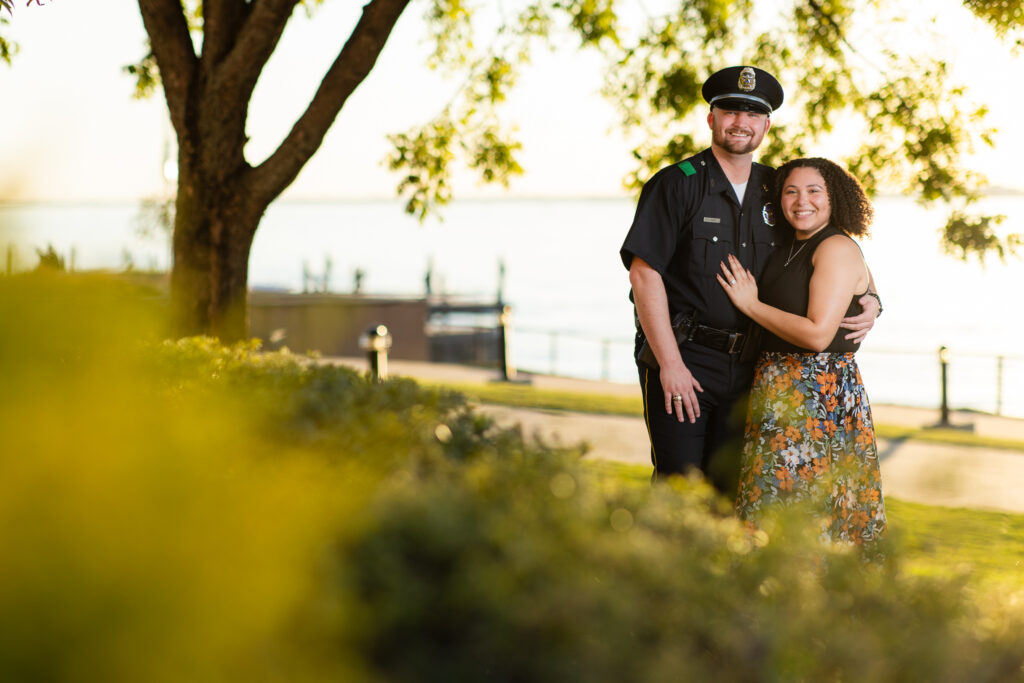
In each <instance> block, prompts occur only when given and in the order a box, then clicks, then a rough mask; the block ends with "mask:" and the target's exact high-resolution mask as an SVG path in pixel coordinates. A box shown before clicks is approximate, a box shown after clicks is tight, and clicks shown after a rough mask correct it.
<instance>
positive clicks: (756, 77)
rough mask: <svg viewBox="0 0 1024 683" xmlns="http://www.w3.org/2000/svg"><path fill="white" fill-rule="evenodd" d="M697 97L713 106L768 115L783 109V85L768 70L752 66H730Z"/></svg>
mask: <svg viewBox="0 0 1024 683" xmlns="http://www.w3.org/2000/svg"><path fill="white" fill-rule="evenodd" d="M700 94H701V95H703V96H704V99H705V101H707V103H708V104H710V105H711V106H712V107H719V108H721V109H731V110H734V111H754V112H759V113H761V114H771V113H772V112H773V111H775V110H776V109H778V108H779V107H780V106H782V98H783V93H782V86H781V85H779V82H778V81H777V80H775V77H774V76H772V75H771V74H770V73H768V72H767V71H764V70H762V69H758V68H757V67H754V66H730V67H729V68H727V69H722V70H721V71H716V72H715V73H713V74H711V76H710V77H709V78H708V80H706V81H704V87H703V88H701V91H700Z"/></svg>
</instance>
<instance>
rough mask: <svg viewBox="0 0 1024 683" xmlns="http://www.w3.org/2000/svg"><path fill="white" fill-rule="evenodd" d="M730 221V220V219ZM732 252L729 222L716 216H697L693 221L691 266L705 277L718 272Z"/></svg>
mask: <svg viewBox="0 0 1024 683" xmlns="http://www.w3.org/2000/svg"><path fill="white" fill-rule="evenodd" d="M730 221H731V219H730ZM731 251H732V229H731V222H727V221H726V220H725V219H722V218H719V217H717V216H697V218H696V219H694V221H693V251H692V252H691V253H692V256H691V266H692V267H693V268H694V269H696V270H697V271H699V272H701V273H704V274H705V275H714V274H715V273H718V272H719V269H720V267H721V266H720V264H721V262H722V261H724V260H725V257H726V256H727V255H728V254H729V253H730V252H731Z"/></svg>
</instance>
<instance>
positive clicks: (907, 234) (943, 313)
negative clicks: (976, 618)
mask: <svg viewBox="0 0 1024 683" xmlns="http://www.w3.org/2000/svg"><path fill="white" fill-rule="evenodd" d="M982 208H983V209H984V210H986V211H989V212H993V213H1001V214H1005V215H1007V216H1008V220H1007V222H1006V223H1005V224H1004V226H1002V227H1003V228H1004V229H1005V230H1006V231H1007V232H1020V233H1024V197H1020V196H1000V197H991V198H989V199H987V200H986V202H985V204H984V205H983V207H982ZM633 209H634V204H633V202H632V201H631V200H628V199H565V200H506V201H499V200H490V201H458V202H456V203H454V204H452V205H451V206H450V207H448V208H446V209H445V211H444V220H443V221H437V220H430V221H428V222H426V223H425V224H423V225H421V224H420V223H419V222H418V221H416V220H415V219H413V218H411V217H408V216H406V215H404V214H403V213H402V209H401V204H400V203H399V202H396V201H373V202H279V203H276V204H274V205H273V206H272V207H271V208H270V209H269V210H268V212H267V215H266V217H265V218H264V221H263V224H262V225H261V227H260V230H259V232H258V234H257V236H256V240H255V242H254V244H253V250H252V257H251V260H250V268H249V281H250V284H251V285H252V286H254V287H276V288H284V289H291V290H296V291H301V289H302V287H303V281H304V275H303V273H304V270H305V271H306V272H307V273H311V274H313V275H314V276H318V277H322V276H323V275H324V274H325V273H328V272H329V278H328V286H329V288H330V289H331V290H332V291H337V292H346V291H351V290H352V288H353V283H354V274H355V272H356V271H357V270H361V271H363V272H364V273H365V275H364V277H363V281H362V286H363V291H364V292H367V293H372V294H391V295H409V296H421V295H422V294H423V292H424V288H425V282H424V281H425V275H426V273H427V270H428V268H431V269H432V285H433V290H434V292H435V293H438V292H446V293H449V294H451V295H457V296H465V297H472V298H480V299H493V298H494V297H495V296H496V293H497V290H498V287H499V280H500V277H499V264H504V270H505V276H504V284H503V294H504V298H505V300H506V301H508V302H509V303H511V305H512V306H513V337H512V342H511V351H510V352H511V356H512V361H513V363H514V364H515V365H516V367H518V368H519V369H521V370H529V371H534V372H552V373H555V374H562V375H568V376H576V377H585V378H600V377H606V378H608V379H611V380H612V381H618V382H633V381H634V378H635V366H634V365H633V362H632V357H631V350H632V330H633V313H632V306H631V305H630V303H629V301H628V299H627V293H628V291H629V282H628V277H627V273H626V270H625V269H624V268H623V267H622V265H621V263H620V261H619V256H618V250H619V246H620V244H621V242H622V239H623V237H624V235H625V232H626V230H627V229H628V227H629V225H630V222H631V220H632V215H633ZM875 209H876V219H875V227H874V231H873V236H872V237H871V238H869V239H866V240H864V241H863V242H862V247H863V250H864V253H865V255H866V257H867V259H868V263H869V264H870V266H871V269H872V273H873V274H874V278H875V282H876V284H877V286H878V288H879V290H880V292H881V293H882V299H883V301H884V303H885V313H884V314H883V315H882V317H881V318H880V319H879V321H878V323H877V325H876V326H875V329H874V330H873V332H872V333H871V336H870V338H869V339H868V341H867V342H866V343H865V345H864V348H863V350H862V351H861V352H860V353H859V354H858V358H859V362H860V365H861V369H862V372H863V375H864V380H865V383H866V385H867V387H868V392H869V394H870V396H871V398H872V400H874V401H876V402H880V403H898V404H904V405H916V406H937V405H938V402H939V394H940V389H939V387H940V380H939V373H940V369H939V361H938V352H937V350H938V348H939V347H940V346H941V345H945V346H947V347H949V349H950V352H951V353H950V366H949V387H950V389H949V391H950V404H951V406H953V407H963V408H972V409H976V410H983V411H986V412H995V411H996V410H997V409H1000V410H1001V412H1002V413H1003V414H1006V415H1015V416H1020V417H1024V343H1022V342H1021V340H1022V339H1024V319H1022V316H1021V312H1022V309H1024V307H1022V305H1021V301H1020V295H1021V292H1024V263H1022V261H1021V260H1020V259H1017V258H1012V257H1011V258H1010V259H1009V260H1008V262H1007V263H1005V264H1003V263H1000V262H999V261H998V260H996V259H990V260H989V263H988V265H987V266H986V267H982V266H980V265H978V263H977V261H976V260H974V261H972V262H970V263H963V262H961V261H959V260H957V259H955V258H953V257H949V256H945V255H944V254H943V253H942V251H941V248H940V246H939V241H938V235H939V233H938V230H939V228H940V227H941V225H942V223H943V217H942V214H941V212H936V211H928V210H925V209H923V208H921V207H919V206H917V205H916V204H914V203H913V202H912V201H911V200H908V199H904V198H887V197H883V198H879V199H877V200H876V202H875ZM138 217H139V207H138V206H137V205H131V204H113V205H37V204H6V205H0V246H2V245H4V244H18V245H19V246H18V247H17V249H16V252H15V260H16V267H17V268H22V269H23V268H29V267H32V266H33V265H34V264H35V262H36V260H37V259H36V256H35V252H34V249H35V248H45V247H46V246H47V245H52V246H53V247H54V248H55V249H56V250H57V252H58V253H60V254H62V255H63V256H64V257H65V258H66V259H67V260H69V261H70V260H72V259H73V261H74V266H75V268H76V269H90V268H120V267H123V266H124V265H126V264H127V263H129V262H130V263H133V264H134V266H135V267H136V268H154V269H155V268H166V267H167V264H168V262H169V248H168V245H167V240H166V238H164V237H162V236H160V235H156V236H150V237H142V236H140V235H139V234H138V227H139V226H138V223H139V221H138ZM1000 356H1002V357H1003V360H1002V367H1001V371H1000V367H999V360H998V358H999V357H1000Z"/></svg>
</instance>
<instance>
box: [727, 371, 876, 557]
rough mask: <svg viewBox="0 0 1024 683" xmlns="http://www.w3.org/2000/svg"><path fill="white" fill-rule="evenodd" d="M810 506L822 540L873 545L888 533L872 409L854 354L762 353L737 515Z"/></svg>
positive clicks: (752, 517) (754, 516)
mask: <svg viewBox="0 0 1024 683" xmlns="http://www.w3.org/2000/svg"><path fill="white" fill-rule="evenodd" d="M792 504H801V505H811V506H813V507H814V508H816V509H817V512H818V513H819V514H820V522H821V525H822V535H823V537H825V538H827V539H831V540H832V541H835V542H840V543H849V544H853V545H858V546H860V545H863V544H870V543H872V542H873V541H876V540H878V539H879V538H880V537H881V535H882V534H883V533H884V532H885V526H886V521H885V505H884V502H883V500H882V485H881V474H880V471H879V466H878V447H877V444H876V442H875V430H874V424H873V423H872V421H871V407H870V406H869V405H868V397H867V393H866V392H865V390H864V385H863V383H862V381H861V377H860V371H859V370H858V369H857V363H856V361H855V360H854V354H853V353H775V352H762V353H761V356H760V358H759V360H758V363H757V369H756V371H755V373H754V385H753V388H752V390H751V396H750V410H749V412H748V414H747V427H746V439H745V446H744V451H743V464H742V468H741V471H740V485H739V494H738V496H737V499H736V510H737V513H738V514H739V516H740V517H741V518H743V519H746V520H749V521H751V522H753V523H755V524H756V521H757V518H758V517H759V516H761V515H763V514H764V513H765V512H767V511H769V510H770V509H771V508H772V507H773V506H775V505H792Z"/></svg>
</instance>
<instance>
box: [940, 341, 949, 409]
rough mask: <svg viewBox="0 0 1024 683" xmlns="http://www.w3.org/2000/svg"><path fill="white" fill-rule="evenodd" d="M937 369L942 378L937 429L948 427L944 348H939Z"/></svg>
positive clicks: (946, 352) (947, 393)
mask: <svg viewBox="0 0 1024 683" xmlns="http://www.w3.org/2000/svg"><path fill="white" fill-rule="evenodd" d="M939 367H940V370H941V378H942V405H941V406H940V407H939V411H940V412H939V416H940V417H939V424H938V426H939V427H948V426H950V424H949V349H948V348H946V347H945V346H940V347H939Z"/></svg>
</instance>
